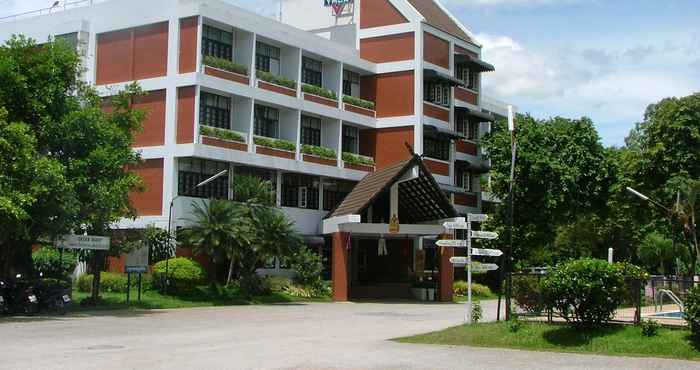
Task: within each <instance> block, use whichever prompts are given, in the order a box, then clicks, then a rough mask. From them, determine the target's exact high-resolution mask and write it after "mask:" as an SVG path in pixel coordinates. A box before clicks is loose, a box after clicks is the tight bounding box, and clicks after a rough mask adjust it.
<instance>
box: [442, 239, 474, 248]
mask: <svg viewBox="0 0 700 370" xmlns="http://www.w3.org/2000/svg"><path fill="white" fill-rule="evenodd" d="M435 244H436V245H437V246H439V247H453V248H466V247H467V241H466V240H452V239H450V240H438V241H437V242H435Z"/></svg>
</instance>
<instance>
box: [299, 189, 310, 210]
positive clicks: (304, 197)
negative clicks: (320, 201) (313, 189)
mask: <svg viewBox="0 0 700 370" xmlns="http://www.w3.org/2000/svg"><path fill="white" fill-rule="evenodd" d="M308 195H309V189H308V188H307V187H306V186H302V187H300V188H299V208H306V207H307V205H308V199H309V198H308Z"/></svg>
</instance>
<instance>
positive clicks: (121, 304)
mask: <svg viewBox="0 0 700 370" xmlns="http://www.w3.org/2000/svg"><path fill="white" fill-rule="evenodd" d="M206 289H207V288H206V287H199V288H198V289H197V290H196V291H195V292H193V293H192V294H190V295H187V296H173V295H163V294H160V293H159V292H157V291H145V292H142V294H141V302H139V301H137V291H136V290H132V292H131V304H130V305H127V304H126V293H107V292H103V293H100V296H101V297H102V299H103V301H102V302H101V304H100V305H98V306H97V307H82V306H80V301H82V300H83V299H85V298H87V297H89V296H90V293H82V292H78V291H77V290H73V302H74V304H73V305H72V307H71V309H70V310H71V311H93V310H114V309H126V308H139V309H166V308H189V307H212V306H233V305H250V304H272V303H290V302H330V300H331V299H330V298H312V299H304V298H297V297H292V296H290V295H288V294H285V293H281V292H278V293H272V294H270V295H266V296H259V297H252V298H250V299H249V298H246V297H243V296H227V297H224V296H212V295H211V294H210V293H208V292H207V290H206Z"/></svg>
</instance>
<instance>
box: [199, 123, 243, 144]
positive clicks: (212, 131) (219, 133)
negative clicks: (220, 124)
mask: <svg viewBox="0 0 700 370" xmlns="http://www.w3.org/2000/svg"><path fill="white" fill-rule="evenodd" d="M199 133H200V134H202V135H204V136H209V137H214V138H217V139H222V140H229V141H237V142H239V143H245V142H246V140H245V137H243V135H241V134H239V133H237V132H235V131H231V130H226V129H223V128H217V127H210V126H200V127H199Z"/></svg>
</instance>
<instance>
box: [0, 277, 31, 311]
mask: <svg viewBox="0 0 700 370" xmlns="http://www.w3.org/2000/svg"><path fill="white" fill-rule="evenodd" d="M21 279H22V275H17V281H15V282H8V281H5V282H3V283H2V297H3V307H4V312H5V313H10V314H12V313H20V314H24V315H34V314H35V313H37V312H38V310H39V298H38V297H37V295H36V293H35V292H34V287H33V286H32V284H29V283H28V282H26V281H22V280H21Z"/></svg>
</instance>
